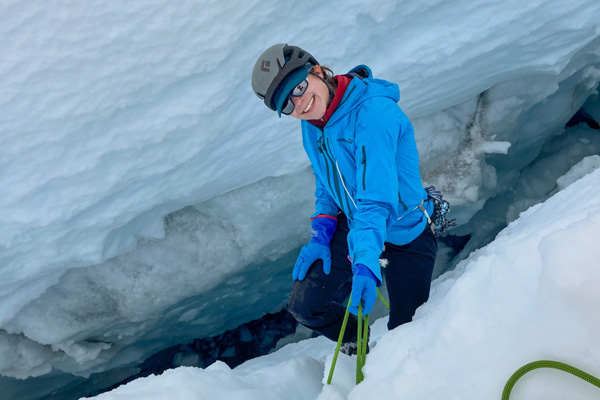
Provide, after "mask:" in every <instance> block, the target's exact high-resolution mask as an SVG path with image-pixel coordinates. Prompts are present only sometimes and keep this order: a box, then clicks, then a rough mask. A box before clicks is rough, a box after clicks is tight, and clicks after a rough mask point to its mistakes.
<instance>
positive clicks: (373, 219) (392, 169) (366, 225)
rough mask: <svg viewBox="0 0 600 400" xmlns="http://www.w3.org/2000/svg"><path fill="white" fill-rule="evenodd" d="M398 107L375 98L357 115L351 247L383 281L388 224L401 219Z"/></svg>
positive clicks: (354, 255) (358, 260)
mask: <svg viewBox="0 0 600 400" xmlns="http://www.w3.org/2000/svg"><path fill="white" fill-rule="evenodd" d="M398 110H399V109H398V106H397V104H396V103H395V102H393V101H392V100H389V99H371V100H367V101H365V103H363V105H362V106H361V109H360V110H359V111H358V113H357V118H356V131H355V132H356V134H355V143H356V155H355V162H356V172H357V176H356V180H357V187H358V190H357V195H356V199H357V211H356V213H355V214H354V221H353V227H352V229H351V231H350V233H349V234H348V247H349V250H350V257H351V258H352V260H353V263H354V264H363V265H365V266H366V267H368V268H369V269H370V270H371V271H372V272H373V274H374V275H375V276H376V277H377V278H378V279H379V281H380V282H381V268H380V265H379V256H380V255H381V252H382V251H383V246H384V242H385V240H386V236H387V227H388V226H391V225H392V224H393V223H394V222H395V220H396V218H397V205H398V175H397V167H396V150H397V147H398V145H399V144H398V138H399V136H400V135H401V130H402V119H401V118H402V116H401V115H400V113H398Z"/></svg>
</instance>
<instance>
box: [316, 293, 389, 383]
mask: <svg viewBox="0 0 600 400" xmlns="http://www.w3.org/2000/svg"><path fill="white" fill-rule="evenodd" d="M377 297H378V298H379V299H380V300H381V302H382V303H383V304H384V305H385V307H386V308H388V309H389V308H390V305H389V304H388V302H387V301H386V300H385V298H384V297H383V295H382V294H381V292H380V291H379V288H377ZM350 298H352V294H350ZM349 316H350V300H348V305H347V306H346V313H345V314H344V320H343V321H342V329H340V336H339V337H338V341H337V345H336V347H335V353H334V354H333V360H332V361H331V367H330V368H329V376H328V377H327V384H328V385H331V379H332V378H333V371H334V370H335V364H336V362H337V358H338V355H339V353H340V349H341V347H342V340H343V339H344V332H346V325H347V324H348V317H349ZM368 345H369V315H368V314H367V315H365V320H364V326H363V318H362V302H361V303H359V304H358V329H357V332H356V384H357V385H358V384H359V383H361V382H362V381H363V380H364V379H365V377H364V375H363V373H362V368H363V367H364V365H365V362H366V361H367V347H368Z"/></svg>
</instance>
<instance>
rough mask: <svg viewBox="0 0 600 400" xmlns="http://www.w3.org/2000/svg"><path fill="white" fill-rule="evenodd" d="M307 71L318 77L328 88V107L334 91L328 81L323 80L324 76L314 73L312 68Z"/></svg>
mask: <svg viewBox="0 0 600 400" xmlns="http://www.w3.org/2000/svg"><path fill="white" fill-rule="evenodd" d="M308 73H309V74H311V75H314V76H316V77H317V78H319V79H320V80H321V81H322V82H323V83H324V84H325V86H327V89H328V90H329V102H328V103H327V107H329V105H330V104H331V102H332V101H333V97H334V96H335V93H334V92H333V88H332V87H331V85H330V84H329V82H327V81H326V80H325V78H323V77H322V76H321V75H319V74H315V73H314V72H313V71H312V70H310V71H309V72H308Z"/></svg>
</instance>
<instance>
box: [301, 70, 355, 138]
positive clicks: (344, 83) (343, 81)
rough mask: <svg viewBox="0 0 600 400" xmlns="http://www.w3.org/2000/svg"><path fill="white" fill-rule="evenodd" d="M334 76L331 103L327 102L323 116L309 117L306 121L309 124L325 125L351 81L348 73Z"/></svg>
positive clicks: (320, 126)
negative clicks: (333, 92) (318, 117)
mask: <svg viewBox="0 0 600 400" xmlns="http://www.w3.org/2000/svg"><path fill="white" fill-rule="evenodd" d="M334 78H335V79H336V80H337V90H336V91H335V95H334V96H333V100H331V104H329V107H327V111H325V115H323V118H321V119H320V120H319V119H311V120H309V121H308V122H310V123H311V124H313V125H315V126H318V127H319V128H322V127H324V126H325V125H327V121H329V118H330V117H331V115H332V114H333V112H334V111H335V110H336V108H337V106H338V104H340V101H341V100H342V98H343V97H344V94H345V93H346V89H347V88H348V85H349V84H350V81H352V77H351V76H349V75H336V76H334Z"/></svg>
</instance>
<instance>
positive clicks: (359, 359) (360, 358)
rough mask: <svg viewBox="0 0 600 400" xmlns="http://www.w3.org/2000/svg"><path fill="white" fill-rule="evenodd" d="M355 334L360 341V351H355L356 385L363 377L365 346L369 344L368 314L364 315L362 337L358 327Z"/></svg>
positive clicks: (365, 355) (365, 357) (365, 359)
mask: <svg viewBox="0 0 600 400" xmlns="http://www.w3.org/2000/svg"><path fill="white" fill-rule="evenodd" d="M359 310H360V306H359ZM357 334H358V337H359V339H358V340H360V341H361V342H362V347H361V351H357V353H356V372H357V376H356V384H357V385H358V384H359V383H361V382H362V381H363V380H364V379H365V376H364V374H363V372H362V369H363V367H364V366H365V363H366V362H367V347H368V344H369V314H367V315H365V324H364V327H363V332H362V338H360V336H361V332H360V329H359V330H358V333H357Z"/></svg>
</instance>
